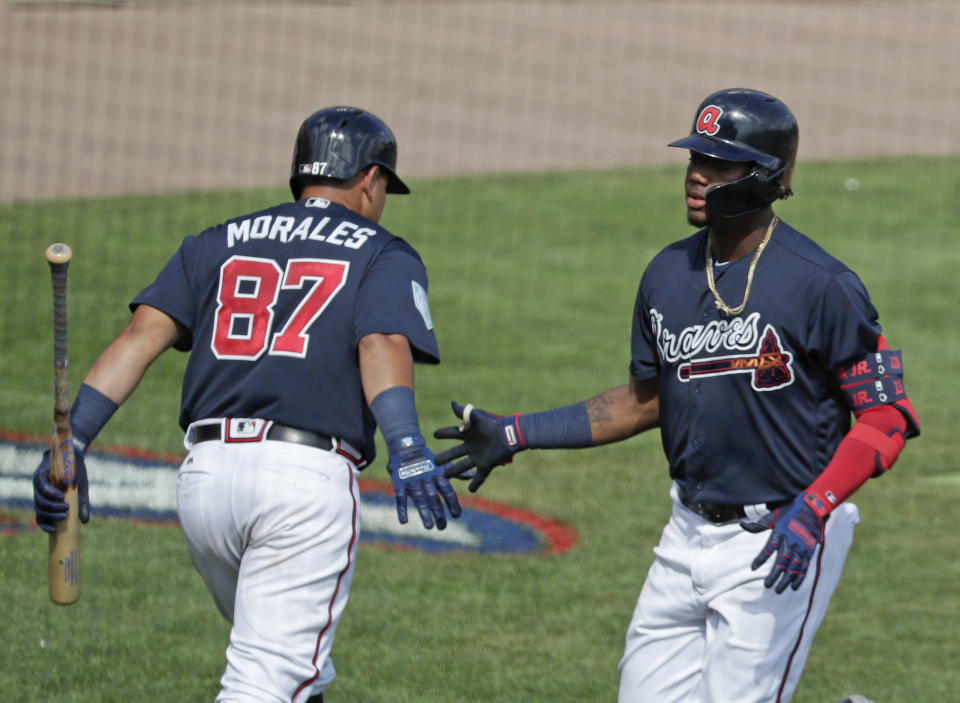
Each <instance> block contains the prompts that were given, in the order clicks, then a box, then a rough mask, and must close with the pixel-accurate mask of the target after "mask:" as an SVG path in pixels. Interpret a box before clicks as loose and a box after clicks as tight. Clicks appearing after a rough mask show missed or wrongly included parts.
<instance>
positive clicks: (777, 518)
mask: <svg viewBox="0 0 960 703" xmlns="http://www.w3.org/2000/svg"><path fill="white" fill-rule="evenodd" d="M826 515H827V511H826V507H825V505H824V502H823V501H822V500H820V498H819V496H817V494H816V493H813V492H811V491H804V492H803V493H801V494H800V495H798V496H797V497H796V498H794V499H793V501H792V502H790V503H789V504H787V505H785V506H783V507H782V508H777V509H776V510H772V511H770V512H769V513H768V514H767V515H765V516H764V517H762V518H760V520H757V521H751V520H742V521H741V522H740V527H742V528H743V529H745V530H746V531H747V532H763V531H764V530H766V529H770V530H772V534H771V535H770V539H769V540H768V541H767V544H766V546H765V547H764V548H763V550H762V551H761V552H760V553H759V554H758V555H757V558H756V559H754V560H753V564H752V565H751V566H750V568H751V569H753V570H754V571H756V570H757V569H759V568H760V566H761V565H762V564H763V563H764V562H765V561H766V560H767V559H768V558H769V557H770V555H771V554H773V553H774V552H778V556H777V561H776V563H775V564H774V565H773V568H772V569H770V573H769V574H767V578H766V579H764V581H763V585H764V586H766V587H767V588H771V587H773V585H774V584H776V588H775V590H776V592H777V593H783V591H784V590H785V589H786V588H787V586H790V587H791V588H792V589H793V590H797V589H798V588H800V584H802V583H803V579H804V578H805V577H806V575H807V569H808V568H809V567H810V560H811V559H812V558H813V553H814V551H815V550H816V548H817V545H818V544H822V543H823V523H824V521H825V519H826Z"/></svg>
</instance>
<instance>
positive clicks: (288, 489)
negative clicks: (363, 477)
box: [177, 441, 360, 703]
mask: <svg viewBox="0 0 960 703" xmlns="http://www.w3.org/2000/svg"><path fill="white" fill-rule="evenodd" d="M356 473H357V472H356V469H355V468H354V466H353V465H352V464H351V463H350V462H349V461H347V460H346V459H345V458H344V457H342V456H340V455H338V454H337V453H336V452H335V451H323V450H320V449H315V448H312V447H307V446H303V445H299V444H291V443H287V442H275V441H262V442H251V443H239V444H227V443H224V442H219V441H209V442H201V443H198V444H196V445H193V447H192V448H191V450H190V453H189V454H188V456H187V458H186V459H185V460H184V462H183V464H182V466H181V467H180V472H179V477H178V484H177V503H178V507H177V510H178V514H179V517H180V523H181V526H182V528H183V534H184V537H185V538H186V543H187V548H188V551H189V553H190V558H191V559H192V560H193V564H194V566H195V567H196V568H197V571H199V572H200V575H201V576H202V577H203V580H204V582H205V583H206V585H207V588H208V590H209V591H210V594H211V595H212V596H213V599H214V601H215V602H216V604H217V607H218V608H219V609H220V612H221V613H222V614H223V616H224V617H225V618H226V619H227V620H229V621H230V622H231V623H232V624H233V627H232V629H231V631H230V643H229V646H228V647H227V651H226V655H227V666H226V670H225V672H224V674H223V677H222V679H221V681H220V683H221V686H222V689H221V691H220V694H219V695H218V696H217V699H216V700H217V701H218V703H226V702H228V701H229V702H230V703H274V702H277V703H279V702H281V701H282V702H284V703H302V702H303V701H306V700H307V699H308V698H309V697H310V696H311V695H314V694H317V693H320V692H322V691H323V688H324V687H325V686H326V685H327V684H328V683H329V682H330V681H331V680H332V679H333V677H334V667H333V664H332V662H331V661H330V649H331V646H332V644H333V639H334V634H335V632H336V629H337V623H338V622H339V620H340V616H341V615H342V614H343V610H344V608H345V606H346V604H347V596H348V593H349V590H350V581H351V578H352V576H353V569H354V564H355V562H356V554H357V540H358V538H359V534H360V492H359V488H358V487H357V481H356Z"/></svg>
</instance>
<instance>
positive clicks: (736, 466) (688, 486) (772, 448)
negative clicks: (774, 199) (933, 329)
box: [631, 222, 880, 505]
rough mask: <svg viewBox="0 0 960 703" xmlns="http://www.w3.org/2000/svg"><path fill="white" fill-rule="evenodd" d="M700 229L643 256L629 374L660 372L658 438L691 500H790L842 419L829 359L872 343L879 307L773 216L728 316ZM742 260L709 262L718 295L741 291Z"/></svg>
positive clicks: (824, 458) (815, 469)
mask: <svg viewBox="0 0 960 703" xmlns="http://www.w3.org/2000/svg"><path fill="white" fill-rule="evenodd" d="M706 239H707V238H706V232H705V231H700V232H698V233H696V234H695V235H693V236H692V237H689V238H687V239H684V240H682V241H680V242H677V243H675V244H673V245H671V246H669V247H667V248H666V249H664V250H663V251H662V252H661V253H660V254H659V255H658V256H657V257H656V258H655V259H654V260H653V261H652V262H651V263H650V265H649V267H648V268H647V271H646V273H645V274H644V277H643V280H642V281H641V283H640V289H639V292H638V295H637V304H636V309H635V317H634V329H633V340H632V354H633V360H632V363H631V372H632V373H633V374H634V376H636V377H637V379H639V380H643V379H646V378H651V377H653V376H656V375H657V374H659V375H660V378H661V384H660V425H661V435H662V441H663V446H664V450H665V451H666V454H667V458H668V460H669V462H670V472H671V476H672V477H673V478H674V479H675V480H676V481H677V482H678V483H679V484H680V485H681V487H682V488H683V489H684V491H685V493H686V495H687V497H688V498H689V499H690V500H691V501H693V502H704V503H715V504H721V505H738V504H745V503H746V504H751V503H762V502H770V501H783V500H790V499H792V498H793V497H794V496H795V495H797V494H798V493H799V492H800V491H802V490H803V489H804V488H805V487H806V486H808V485H809V484H810V483H811V482H812V481H813V480H814V479H815V478H816V477H817V476H818V475H819V473H820V471H821V470H822V469H823V467H824V466H825V465H826V464H827V462H828V461H829V460H830V457H831V456H832V455H833V453H834V451H835V450H836V448H837V445H838V444H839V443H840V440H841V439H842V438H843V437H844V435H845V434H846V432H847V430H849V427H850V420H849V415H850V408H849V406H848V405H847V403H846V401H845V399H844V396H843V394H842V392H841V390H840V387H839V384H838V383H837V381H836V379H835V377H834V374H833V369H834V368H835V367H837V366H838V365H840V364H841V363H842V362H844V361H846V360H849V359H853V358H862V357H863V356H865V355H866V354H867V353H868V352H871V351H874V350H875V349H876V342H877V337H878V335H879V334H880V325H879V323H878V322H877V312H876V310H875V309H874V307H873V305H872V304H871V303H870V299H869V297H868V295H867V292H866V290H865V289H864V287H863V285H862V284H861V282H860V280H859V279H858V278H857V276H856V275H855V274H854V273H853V272H851V271H850V270H849V269H848V268H847V267H846V266H845V265H844V264H843V263H841V262H840V261H838V260H837V259H835V258H833V257H832V256H830V255H829V254H827V253H826V252H825V251H824V250H823V249H822V248H821V247H820V246H819V245H818V244H816V243H815V242H813V241H812V240H811V239H809V238H807V237H806V236H804V235H803V234H801V233H799V232H797V231H796V230H794V229H793V228H792V227H790V226H789V225H786V224H784V223H782V222H781V223H780V224H779V225H778V226H777V227H776V229H775V230H774V233H773V237H772V239H771V241H770V244H769V246H768V247H767V249H766V251H765V252H764V255H763V263H762V265H761V266H759V267H757V271H756V278H755V279H754V288H753V293H752V294H751V296H750V300H749V305H748V307H747V309H746V310H745V311H744V312H743V313H742V314H741V315H740V316H737V317H732V318H731V317H727V316H726V315H724V314H723V313H721V312H720V311H718V310H717V308H716V306H715V305H714V299H713V297H712V296H711V294H710V292H709V291H707V290H706V289H705V287H704V285H703V281H704V275H705V273H704V263H703V262H704V247H705V246H706ZM750 258H751V257H745V258H744V259H740V260H738V261H734V262H731V263H727V264H724V265H721V266H717V267H716V277H717V286H718V289H719V291H720V293H721V295H722V296H724V298H726V299H736V298H738V297H742V295H743V288H744V280H745V279H746V269H747V267H748V266H749V265H750ZM745 435H748V436H749V440H748V441H739V440H742V439H743V438H744V436H745ZM732 438H737V440H738V441H735V442H733V441H731V439H732Z"/></svg>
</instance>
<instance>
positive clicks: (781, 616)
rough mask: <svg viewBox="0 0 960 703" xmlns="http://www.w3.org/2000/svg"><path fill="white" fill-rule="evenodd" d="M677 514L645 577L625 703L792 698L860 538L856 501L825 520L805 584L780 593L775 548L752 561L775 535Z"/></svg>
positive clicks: (624, 678) (627, 661) (624, 669)
mask: <svg viewBox="0 0 960 703" xmlns="http://www.w3.org/2000/svg"><path fill="white" fill-rule="evenodd" d="M671 496H672V498H673V512H672V515H671V517H670V520H669V522H668V523H667V526H666V527H665V528H664V531H663V535H662V537H661V540H660V544H659V545H658V546H657V547H656V548H655V549H654V554H655V555H656V559H655V561H654V563H653V565H652V566H651V567H650V570H649V572H648V574H647V579H646V582H645V583H644V585H643V589H642V591H641V593H640V597H639V599H638V601H637V605H636V609H635V610H634V613H633V618H632V620H631V622H630V626H629V629H628V631H627V636H626V647H625V649H624V654H623V658H622V659H621V660H620V666H619V673H620V694H619V703H647V702H649V703H785V702H786V701H789V700H790V698H791V696H792V695H793V692H794V690H795V689H796V686H797V682H798V681H799V679H800V673H801V672H802V671H803V666H804V664H805V663H806V660H807V655H808V653H809V651H810V645H811V643H812V642H813V637H814V634H815V633H816V631H817V628H818V627H819V626H820V623H821V621H822V620H823V616H824V615H825V614H826V611H827V605H828V604H829V602H830V597H831V596H832V595H833V591H834V589H835V588H836V586H837V583H838V581H839V580H840V573H841V571H842V570H843V563H844V560H845V559H846V556H847V552H848V551H849V549H850V545H851V543H852V541H853V530H854V525H856V524H857V523H858V522H859V521H860V518H859V514H858V512H857V508H856V506H855V505H853V504H852V503H844V504H842V505H840V506H839V507H838V508H837V509H836V510H834V511H833V513H832V514H831V516H830V518H829V519H828V520H827V523H826V529H825V533H826V534H825V538H824V543H823V545H822V548H818V550H817V551H816V553H815V554H814V556H813V559H812V561H811V564H810V570H809V571H808V573H807V576H806V579H804V581H803V583H802V584H801V586H800V588H799V589H798V590H796V591H794V590H792V589H791V588H789V587H788V588H787V589H786V590H785V591H784V592H783V593H781V594H777V593H776V592H775V591H774V590H773V589H772V588H765V587H764V585H763V580H764V578H765V577H766V576H767V574H768V573H769V571H770V569H771V567H772V566H773V564H774V562H775V561H776V556H777V555H776V554H773V555H771V556H770V558H769V559H768V560H767V561H766V562H765V563H764V564H763V565H762V566H761V567H760V568H759V569H757V570H756V571H751V569H750V565H751V563H752V562H753V560H754V558H755V557H756V556H757V554H759V553H760V550H761V549H763V547H764V545H765V544H766V543H767V540H768V539H769V538H770V532H769V530H768V531H765V532H761V533H759V534H751V533H749V532H747V531H746V530H744V529H743V528H741V527H740V524H739V521H733V522H728V523H723V524H719V525H717V524H713V523H710V522H707V521H705V520H704V519H703V518H701V517H700V516H699V515H697V514H696V513H694V512H692V511H691V510H689V509H687V508H685V507H684V506H683V505H682V504H681V503H680V502H679V500H678V498H677V492H676V487H674V488H673V489H672V490H671Z"/></svg>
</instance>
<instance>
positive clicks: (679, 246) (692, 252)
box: [647, 229, 707, 273]
mask: <svg viewBox="0 0 960 703" xmlns="http://www.w3.org/2000/svg"><path fill="white" fill-rule="evenodd" d="M706 236H707V231H706V230H705V229H701V230H698V231H696V232H694V233H693V234H691V235H690V236H689V237H684V238H683V239H679V240H677V241H675V242H671V243H670V244H668V245H667V246H665V247H664V248H663V249H661V250H660V251H659V252H658V253H657V254H656V255H655V256H654V257H653V258H652V259H650V264H649V265H648V266H647V270H648V271H656V270H660V269H666V270H669V271H673V272H675V273H676V272H677V271H678V267H680V266H683V267H685V268H689V269H691V270H692V269H695V268H697V265H698V262H699V264H700V266H701V267H702V264H703V251H704V249H703V248H704V241H705V240H706Z"/></svg>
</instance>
